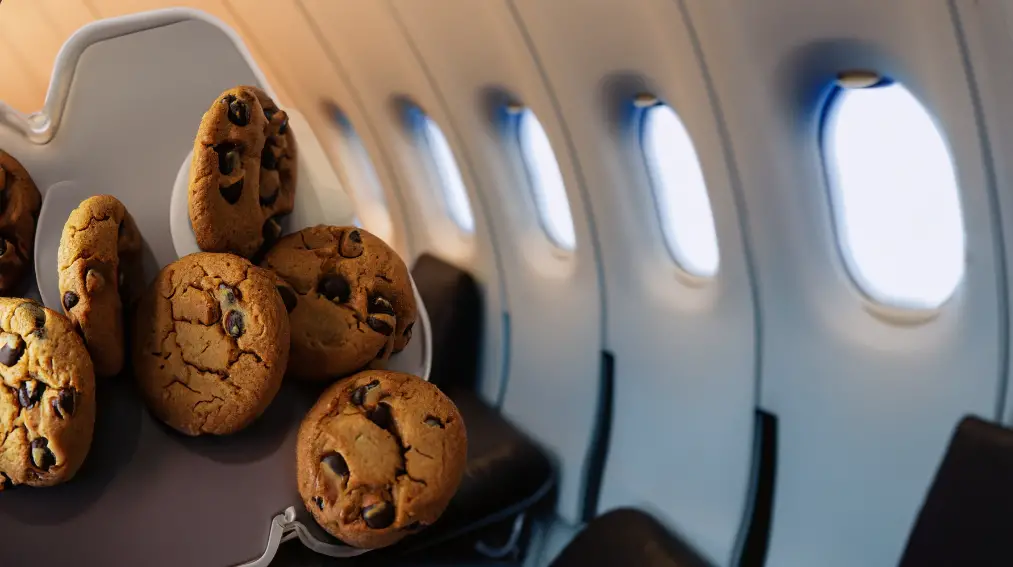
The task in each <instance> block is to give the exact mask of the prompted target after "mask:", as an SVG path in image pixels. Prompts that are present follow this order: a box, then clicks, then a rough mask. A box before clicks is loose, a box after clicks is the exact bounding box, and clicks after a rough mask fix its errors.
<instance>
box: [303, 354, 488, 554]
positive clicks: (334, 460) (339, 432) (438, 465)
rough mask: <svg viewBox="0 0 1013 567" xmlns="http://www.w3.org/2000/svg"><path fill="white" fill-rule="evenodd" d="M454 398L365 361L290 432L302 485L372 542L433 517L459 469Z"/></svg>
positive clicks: (463, 453) (363, 541)
mask: <svg viewBox="0 0 1013 567" xmlns="http://www.w3.org/2000/svg"><path fill="white" fill-rule="evenodd" d="M467 440H468V439H467V433H466V431H465V427H464V421H463V419H462V418H461V414H460V413H459V412H458V410H457V407H456V406H455V405H454V403H453V402H452V401H450V399H449V398H447V397H446V396H445V395H444V394H443V392H441V391H440V390H439V388H437V387H436V386H434V385H433V384H430V383H429V382H426V381H425V380H422V379H421V378H418V377H416V376H412V375H410V374H403V373H400V372H390V371H384V370H367V371H364V372H360V373H359V374H356V375H355V376H352V377H349V378H347V379H345V380H342V381H340V382H337V383H335V384H333V385H332V386H330V387H329V388H328V389H327V390H326V391H325V392H324V393H323V395H321V396H320V399H319V400H317V402H316V404H315V405H314V406H313V407H312V408H311V409H310V411H309V413H308V414H307V415H306V418H305V419H304V420H303V422H302V425H301V426H300V427H299V436H298V439H297V441H296V478H297V481H298V483H299V495H300V496H301V497H302V500H303V503H304V504H305V505H306V509H307V510H309V512H310V513H311V514H313V518H314V519H315V520H316V521H317V523H318V524H320V526H321V527H323V528H324V529H325V530H327V532H328V533H330V534H331V535H333V536H334V537H336V538H338V539H340V540H342V541H344V542H345V543H347V544H349V545H354V546H356V547H365V548H378V547H384V546H387V545H391V544H393V543H395V542H397V541H398V540H400V539H401V538H403V537H405V536H406V535H408V534H410V533H412V532H414V531H417V530H420V529H423V528H424V527H426V526H428V525H430V524H432V523H433V522H435V521H436V520H437V518H439V517H440V515H441V514H442V513H443V511H444V510H445V509H446V507H447V504H448V503H449V502H450V499H451V498H452V497H453V496H454V493H455V492H456V491H457V487H458V485H459V484H460V482H461V478H462V476H463V475H464V468H465V465H466V463H467V452H468V443H467Z"/></svg>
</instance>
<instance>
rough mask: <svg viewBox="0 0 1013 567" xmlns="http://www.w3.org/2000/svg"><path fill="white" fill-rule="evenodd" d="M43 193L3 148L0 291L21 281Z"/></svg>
mask: <svg viewBox="0 0 1013 567" xmlns="http://www.w3.org/2000/svg"><path fill="white" fill-rule="evenodd" d="M41 206H42V196H41V195H40V194H39V188H38V187H36V186H35V182H34V181H32V177H31V176H30V175H28V171H26V170H25V168H24V167H22V165H21V163H20V162H18V160H16V159H14V156H12V155H10V154H8V153H6V152H4V151H3V150H0V294H9V293H10V292H11V291H13V290H14V289H15V288H16V287H17V285H18V284H19V283H20V282H21V279H22V278H23V277H24V275H25V272H26V271H27V270H28V266H29V265H30V264H31V262H32V255H33V249H34V247H35V223H36V221H38V219H39V207H41Z"/></svg>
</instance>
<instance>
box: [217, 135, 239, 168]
mask: <svg viewBox="0 0 1013 567" xmlns="http://www.w3.org/2000/svg"><path fill="white" fill-rule="evenodd" d="M214 150H215V153H216V154H218V171H219V172H221V174H222V175H228V174H230V173H232V172H233V171H235V170H237V169H239V167H240V165H241V159H242V156H241V155H240V151H241V148H240V146H239V144H236V143H235V142H222V143H220V144H218V145H217V146H215V147H214Z"/></svg>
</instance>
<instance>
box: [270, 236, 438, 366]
mask: <svg viewBox="0 0 1013 567" xmlns="http://www.w3.org/2000/svg"><path fill="white" fill-rule="evenodd" d="M261 265H263V266H264V267H266V268H269V269H271V270H274V271H275V273H277V274H278V277H280V278H281V279H282V280H284V281H285V282H286V283H287V284H288V285H287V286H282V288H281V290H282V293H284V294H286V295H287V296H288V305H289V307H290V308H291V310H290V313H289V319H290V321H291V325H292V360H291V362H290V363H289V369H288V372H289V374H290V375H291V376H293V377H296V378H300V379H305V380H313V381H324V380H330V379H334V378H337V377H341V376H347V375H349V374H351V373H353V372H356V371H357V370H361V369H362V368H363V367H365V366H367V365H368V364H370V362H372V361H374V360H376V361H379V362H383V361H386V360H387V359H388V358H389V357H390V355H391V353H392V352H397V351H399V350H401V349H403V348H404V347H405V346H406V345H407V344H408V341H409V340H410V339H411V333H412V327H413V326H414V324H415V318H416V316H417V314H418V313H417V307H416V304H415V296H414V294H413V293H412V285H411V280H410V279H409V275H408V268H407V267H406V266H405V264H404V262H403V261H402V260H401V258H400V257H399V256H398V255H397V253H396V252H394V250H393V249H391V248H390V247H389V246H387V244H386V243H384V242H383V241H382V240H380V239H379V238H377V237H376V236H373V235H372V234H370V233H369V232H366V231H365V230H362V229H360V228H355V227H351V226H346V227H336V226H323V225H320V226H314V227H311V228H307V229H303V230H301V231H299V232H296V233H293V234H290V235H288V236H286V237H284V238H282V239H281V240H280V241H278V243H277V244H276V245H275V246H274V247H273V248H271V250H269V251H268V253H267V255H266V256H265V257H264V260H263V262H262V263H261ZM285 288H288V289H285Z"/></svg>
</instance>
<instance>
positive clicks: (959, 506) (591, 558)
mask: <svg viewBox="0 0 1013 567" xmlns="http://www.w3.org/2000/svg"><path fill="white" fill-rule="evenodd" d="M1011 476H1013V429H1008V428H1005V427H1002V426H999V425H995V424H993V423H990V422H987V421H984V420H982V419H979V418H977V417H972V416H968V417H965V418H964V419H962V420H961V421H960V423H959V424H958V425H957V427H956V428H955V431H954V432H953V436H952V438H951V440H950V443H949V447H948V448H947V451H946V455H945V457H944V458H943V461H942V463H941V464H940V466H939V469H938V470H937V471H936V475H935V479H934V481H933V483H932V486H931V488H930V489H929V492H928V494H927V495H926V497H925V501H924V503H923V504H922V507H921V511H920V513H919V514H918V518H917V520H916V522H915V525H914V528H913V530H912V532H911V534H910V535H909V537H908V540H907V545H906V548H905V550H904V555H903V556H902V558H901V561H900V567H936V566H952V565H974V566H975V567H993V566H994V567H1000V566H1007V565H1009V564H1010V560H1011V557H1013V541H1011V540H1010V539H1009V519H1008V518H1009V510H1011V509H1013V486H1011V485H1010V483H1009V479H1010V477H1011ZM753 564H756V565H763V564H764V558H763V557H753V558H749V559H746V560H743V561H742V562H740V565H742V566H746V565H753ZM582 565H600V566H602V567H610V566H615V567H620V566H624V565H639V566H643V567H705V566H709V565H711V564H710V563H709V562H708V561H706V560H705V559H703V558H702V557H701V556H700V555H698V554H697V552H696V551H695V550H693V549H692V548H691V547H690V546H689V545H688V544H687V543H686V542H685V541H683V540H682V539H681V538H679V537H678V535H677V534H673V533H671V532H670V531H669V530H667V529H666V528H665V527H664V526H662V525H661V524H660V523H659V522H658V521H657V520H656V519H654V518H653V517H651V516H650V515H648V514H646V513H645V512H643V511H640V510H636V509H633V508H620V509H616V510H613V511H611V512H608V513H607V514H604V515H602V516H599V517H598V518H596V519H595V520H594V521H592V522H591V523H590V524H588V526H587V527H586V528H585V529H584V530H583V531H582V532H580V534H578V535H577V537H575V538H574V539H573V541H572V542H571V543H570V544H569V545H568V546H567V547H566V548H565V549H564V550H563V551H562V553H560V555H559V556H558V557H557V558H556V559H555V560H554V561H553V562H552V563H551V567H578V566H582Z"/></svg>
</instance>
